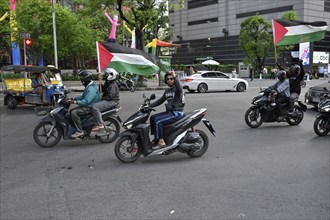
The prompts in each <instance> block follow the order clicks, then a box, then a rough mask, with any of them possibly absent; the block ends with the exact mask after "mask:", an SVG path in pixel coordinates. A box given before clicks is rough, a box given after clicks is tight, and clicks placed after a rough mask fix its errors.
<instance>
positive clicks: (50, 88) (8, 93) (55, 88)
mask: <svg viewBox="0 0 330 220" xmlns="http://www.w3.org/2000/svg"><path fill="white" fill-rule="evenodd" d="M6 73H14V74H15V75H16V74H17V76H15V77H14V79H3V75H4V74H6ZM36 75H38V76H39V77H40V84H38V89H36V87H37V86H36V87H34V86H33V81H34V80H36V79H35V77H36ZM1 76H2V77H1V79H2V82H4V84H3V85H4V86H5V88H3V95H4V105H5V106H7V107H8V108H9V109H16V108H17V105H23V104H33V105H48V106H52V107H53V106H54V105H56V104H57V100H58V98H59V97H60V96H61V95H63V94H64V90H65V86H64V85H63V83H62V77H61V74H60V70H58V69H56V68H55V67H53V66H47V67H43V66H31V65H6V66H3V67H1Z"/></svg>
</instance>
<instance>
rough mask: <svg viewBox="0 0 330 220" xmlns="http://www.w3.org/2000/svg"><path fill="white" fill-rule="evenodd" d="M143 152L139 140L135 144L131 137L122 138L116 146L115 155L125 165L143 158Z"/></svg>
mask: <svg viewBox="0 0 330 220" xmlns="http://www.w3.org/2000/svg"><path fill="white" fill-rule="evenodd" d="M141 153H142V150H141V147H140V146H139V143H138V140H136V141H135V143H133V141H132V139H131V137H129V136H124V137H121V138H120V139H119V140H118V141H117V143H116V145H115V155H116V157H117V159H118V160H120V161H121V162H123V163H133V162H134V161H136V160H137V159H139V157H140V156H141Z"/></svg>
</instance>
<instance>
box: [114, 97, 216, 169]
mask: <svg viewBox="0 0 330 220" xmlns="http://www.w3.org/2000/svg"><path fill="white" fill-rule="evenodd" d="M155 98H156V96H155V94H152V95H151V96H150V97H149V98H147V97H146V96H145V95H144V94H143V99H144V102H143V104H142V105H141V106H140V108H139V110H138V111H137V112H135V113H134V114H133V115H131V116H130V117H129V118H128V119H127V120H126V121H125V122H124V123H123V127H124V128H125V129H126V131H124V132H122V133H121V134H120V136H119V139H118V141H117V143H116V145H115V155H116V157H117V158H118V159H119V160H120V161H122V162H124V163H131V162H134V161H136V160H137V159H138V158H139V157H140V156H141V154H142V155H143V156H144V157H147V156H152V155H168V154H171V153H174V152H181V153H186V154H188V155H189V156H190V157H200V156H202V155H203V154H204V153H205V152H206V150H207V149H208V145H209V139H208V136H207V134H206V133H205V132H204V131H202V130H199V129H195V128H194V126H195V125H197V124H198V123H199V122H200V121H203V123H204V125H205V126H206V127H207V128H208V130H209V131H210V132H211V133H212V135H213V136H215V134H214V133H215V130H214V129H213V127H212V125H211V124H210V122H209V121H208V120H206V119H205V118H204V117H205V115H206V110H207V109H206V108H202V109H198V110H195V111H193V112H190V113H186V114H184V116H183V117H182V118H181V119H179V120H178V121H176V122H174V123H172V124H169V125H166V126H164V129H163V132H164V137H165V138H164V139H165V142H166V144H167V146H166V147H165V148H161V149H158V150H153V149H152V142H150V138H149V130H150V124H147V123H146V121H147V120H148V118H149V116H150V114H151V112H152V111H155V109H153V108H151V107H149V105H150V101H151V100H154V99H155Z"/></svg>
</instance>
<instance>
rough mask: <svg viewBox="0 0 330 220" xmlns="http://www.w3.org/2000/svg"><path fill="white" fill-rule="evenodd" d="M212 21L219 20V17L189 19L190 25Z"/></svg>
mask: <svg viewBox="0 0 330 220" xmlns="http://www.w3.org/2000/svg"><path fill="white" fill-rule="evenodd" d="M212 22H218V18H208V19H203V20H197V21H189V22H188V26H191V25H196V24H205V23H212Z"/></svg>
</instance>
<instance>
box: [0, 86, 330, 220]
mask: <svg viewBox="0 0 330 220" xmlns="http://www.w3.org/2000/svg"><path fill="white" fill-rule="evenodd" d="M254 83H255V84H254ZM314 83H315V84H317V83H320V81H314V82H313V81H310V82H309V83H308V85H307V87H306V88H304V89H303V92H305V91H306V90H307V89H308V87H309V86H311V85H313V84H314ZM269 84H270V81H259V83H258V82H257V81H253V82H252V83H251V88H250V89H249V90H248V91H247V92H244V93H237V92H215V93H207V94H198V93H194V94H190V93H188V94H187V105H186V108H185V109H186V111H191V110H193V109H197V108H201V107H207V108H208V114H207V118H208V119H210V120H211V122H212V124H213V126H214V128H215V130H216V137H211V136H210V147H209V150H208V152H207V153H206V154H205V155H204V156H203V157H201V158H194V159H192V158H190V157H188V156H187V155H183V154H174V155H169V156H158V157H149V158H143V157H141V158H140V159H139V160H138V161H136V162H135V163H134V164H123V163H121V162H119V161H118V160H117V159H116V157H115V155H114V152H113V147H114V143H112V144H100V143H98V142H97V141H86V142H83V141H79V140H76V141H61V142H60V143H59V144H58V145H57V146H56V147H54V148H51V149H43V148H41V147H39V146H38V145H37V144H36V143H35V142H34V140H33V138H32V130H33V127H34V126H35V125H36V124H37V122H38V120H39V119H40V118H38V117H37V116H35V115H34V113H33V110H32V109H33V108H32V107H29V106H26V107H19V108H18V109H16V110H14V111H12V110H8V109H6V108H5V107H3V103H2V102H3V101H2V100H0V101H1V107H0V110H1V115H0V119H1V125H0V128H1V136H0V138H1V149H0V150H1V155H0V157H1V176H0V178H1V183H0V184H1V194H0V198H1V205H0V206H1V207H0V215H1V216H0V219H329V217H330V216H329V208H330V201H329V195H330V193H329V187H330V183H329V182H330V181H329V170H330V168H329V148H330V146H329V145H330V137H329V136H328V137H317V136H316V135H315V134H314V132H313V129H312V123H313V121H314V116H315V115H316V113H317V112H316V111H315V110H314V109H313V108H309V110H308V111H307V112H306V113H305V118H304V120H303V122H302V123H301V124H300V125H299V126H294V127H293V126H289V125H287V124H285V123H269V124H264V125H262V126H261V127H260V128H258V129H251V128H249V127H248V126H247V125H246V124H245V122H244V113H245V111H246V109H247V108H248V107H249V106H250V102H251V99H252V98H253V97H254V96H255V95H257V92H258V90H259V88H258V87H260V86H266V85H269ZM152 92H155V93H156V96H157V97H160V95H161V94H162V91H161V90H157V91H137V92H134V93H130V92H122V93H121V94H120V97H121V105H122V111H121V112H120V116H121V117H122V119H126V118H127V117H128V116H129V115H130V114H132V113H133V112H134V111H135V110H136V109H137V107H138V105H139V104H140V101H141V99H142V94H143V93H146V94H147V95H149V94H151V93H152ZM70 95H72V96H75V95H77V93H70ZM0 97H1V99H2V98H3V97H2V95H0ZM162 109H163V108H161V107H160V108H158V110H162ZM199 128H201V129H203V130H205V131H206V128H204V127H203V126H199ZM207 133H208V132H207ZM208 134H209V133H208Z"/></svg>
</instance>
